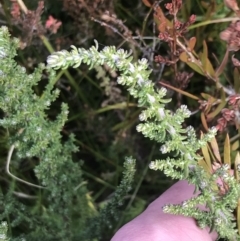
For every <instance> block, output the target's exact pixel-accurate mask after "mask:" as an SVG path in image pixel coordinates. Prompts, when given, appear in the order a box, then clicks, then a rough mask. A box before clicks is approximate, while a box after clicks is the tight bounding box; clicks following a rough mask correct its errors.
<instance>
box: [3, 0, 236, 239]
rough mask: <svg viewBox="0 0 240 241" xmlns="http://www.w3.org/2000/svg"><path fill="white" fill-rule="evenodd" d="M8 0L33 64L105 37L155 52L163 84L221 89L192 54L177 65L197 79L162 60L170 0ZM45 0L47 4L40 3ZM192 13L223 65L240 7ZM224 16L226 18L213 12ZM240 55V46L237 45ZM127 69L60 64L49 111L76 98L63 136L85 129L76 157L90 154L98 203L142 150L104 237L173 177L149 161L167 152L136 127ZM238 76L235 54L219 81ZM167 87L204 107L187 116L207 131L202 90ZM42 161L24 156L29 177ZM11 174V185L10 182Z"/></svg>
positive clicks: (199, 34)
mask: <svg viewBox="0 0 240 241" xmlns="http://www.w3.org/2000/svg"><path fill="white" fill-rule="evenodd" d="M0 2H1V7H0V16H1V18H0V24H1V25H6V26H8V28H9V30H10V32H11V35H12V36H15V37H18V38H20V39H21V49H20V50H19V55H18V57H17V61H18V62H19V64H20V65H22V66H24V67H25V68H26V69H27V72H28V73H31V72H32V71H33V69H34V67H36V66H37V64H38V63H40V62H45V60H46V58H47V56H48V55H49V54H50V53H51V52H53V51H57V50H61V49H69V47H70V45H72V44H73V45H75V46H77V47H84V48H89V47H90V46H92V45H93V44H94V39H96V40H97V41H98V43H99V45H100V48H103V47H104V46H108V45H114V46H116V47H118V48H124V49H126V50H131V51H132V53H133V56H134V61H136V60H137V59H139V58H142V57H144V58H147V59H148V61H149V65H150V67H151V68H152V69H153V72H152V75H151V78H152V80H153V81H154V82H155V83H156V88H158V87H159V86H161V83H165V84H167V85H170V86H172V87H175V88H176V89H177V90H180V89H181V90H184V91H185V92H187V93H191V94H192V95H194V96H197V97H199V98H201V93H202V92H205V93H208V94H209V95H213V96H217V95H218V93H219V90H217V89H216V86H215V83H214V82H213V81H212V80H210V79H208V78H207V77H206V76H204V75H202V74H199V73H197V72H196V71H194V70H193V69H192V68H191V67H189V66H188V65H187V64H186V63H184V61H181V62H179V63H178V64H177V68H178V71H181V72H183V71H186V72H187V73H189V74H191V73H192V74H191V78H190V79H189V82H188V83H185V85H184V86H183V85H182V83H179V82H177V80H176V78H175V77H176V72H175V70H174V68H173V67H172V66H171V65H168V64H165V63H156V62H155V61H154V58H155V56H156V55H158V54H161V55H162V56H171V54H172V53H171V50H170V49H169V46H168V45H167V43H165V42H164V41H162V40H160V39H159V38H158V35H159V29H158V21H157V18H156V17H154V11H155V9H154V8H155V7H157V6H160V7H161V9H162V11H163V14H164V16H165V17H166V18H169V19H170V20H171V16H169V14H168V11H167V10H166V8H165V4H166V3H168V2H169V1H153V0H142V1H140V0H132V1H127V0H55V1H52V0H45V1H39V0H25V1H24V4H25V6H26V7H27V8H28V9H29V10H30V11H32V15H31V16H28V17H26V14H24V11H23V9H21V7H19V8H18V6H19V5H17V4H19V3H18V1H17V0H1V1H0ZM40 2H41V3H42V5H44V7H42V8H41V7H39V5H40ZM19 12H20V15H19ZM192 14H194V15H196V21H195V23H194V24H192V25H191V26H189V28H188V31H187V32H186V33H185V35H184V37H185V39H190V38H191V37H195V38H196V44H195V47H194V50H195V52H196V53H199V52H200V51H202V49H203V42H204V41H205V42H206V45H207V48H208V58H209V60H210V61H211V63H212V66H213V68H214V69H216V68H217V67H218V66H219V63H220V62H221V61H222V59H223V57H224V55H225V51H226V44H225V43H224V42H223V41H222V40H221V39H220V38H219V34H220V32H221V31H223V30H224V29H225V28H226V27H227V26H228V25H229V21H221V20H222V19H225V18H229V17H231V16H233V14H234V13H233V11H230V10H229V9H228V8H227V7H226V6H225V4H224V2H223V1H222V0H205V1H200V0H185V1H183V5H182V7H181V9H180V11H179V12H178V19H179V20H181V21H183V22H186V21H188V19H189V18H190V16H191V15H192ZM50 16H51V17H50ZM216 19H217V20H218V21H216V22H214V20H216ZM51 21H52V22H51ZM47 23H48V25H47ZM49 25H50V27H48V26H49ZM235 56H236V57H237V56H239V54H238V53H236V55H235ZM118 74H119V73H118V72H114V71H111V70H110V69H109V68H108V66H103V67H98V68H94V69H93V70H89V69H88V68H87V67H86V66H84V65H82V66H81V67H79V68H78V69H70V70H68V71H66V70H65V71H60V72H59V73H58V78H57V80H56V88H59V89H60V90H61V94H60V96H59V98H58V99H57V100H56V101H55V102H54V103H53V104H52V105H51V108H50V109H49V111H48V116H49V118H50V119H54V118H55V117H56V115H57V113H58V112H59V110H60V104H61V103H62V102H65V103H67V104H68V105H69V110H70V114H69V120H68V122H67V124H66V125H65V127H64V129H63V131H62V134H63V138H65V137H66V136H68V135H69V134H70V133H74V134H75V135H76V145H77V146H78V147H79V152H78V153H75V154H74V159H75V161H76V162H78V161H79V160H83V161H84V164H83V166H82V168H83V175H84V177H85V180H86V181H87V187H88V189H89V190H90V192H91V193H90V195H91V197H92V199H93V201H94V203H95V204H96V206H97V207H100V208H101V207H102V206H104V204H105V203H106V202H107V201H108V199H109V198H111V196H112V194H113V192H114V190H115V188H116V186H117V185H118V184H119V181H120V178H121V176H122V170H123V161H124V157H125V156H133V157H134V158H136V160H137V172H136V174H135V183H134V187H133V190H132V191H131V192H130V194H129V195H128V196H126V197H125V203H124V205H123V206H122V207H121V210H122V212H121V216H120V217H119V221H118V224H117V225H116V226H115V227H112V229H111V231H108V233H107V234H106V237H107V239H105V240H109V238H110V237H111V236H112V235H113V233H114V232H115V231H116V230H117V229H118V228H119V227H120V226H122V225H123V224H124V223H126V222H127V221H129V220H131V219H132V218H134V217H135V216H136V215H138V214H139V213H140V212H142V211H143V210H144V208H145V207H146V206H147V205H148V204H149V203H150V202H151V201H153V200H154V199H155V198H156V197H158V196H159V195H160V194H161V193H162V192H164V191H165V190H166V189H167V188H168V187H169V186H170V185H172V184H173V182H174V181H173V180H171V179H168V178H167V177H165V176H164V175H163V174H162V173H160V172H155V171H152V170H149V169H148V165H149V162H150V161H151V160H153V159H156V158H157V159H160V158H161V155H162V154H161V153H160V151H159V146H156V145H155V143H153V142H151V141H150V140H147V139H144V138H143V136H142V135H141V134H139V133H138V132H137V131H136V128H135V127H136V125H137V123H138V122H139V120H138V115H139V113H140V108H138V107H137V103H136V100H134V99H132V98H131V97H130V96H129V95H128V93H127V91H126V90H124V89H123V88H122V87H120V86H118V85H117V83H116V79H117V77H118ZM226 76H228V77H227V78H226ZM232 79H233V64H232V63H231V62H230V61H229V63H227V65H226V68H225V70H224V75H221V76H220V81H221V83H222V84H223V85H226V86H231V85H232V86H233V85H234V83H233V81H232ZM46 81H47V77H46V78H44V77H43V79H42V81H41V82H40V84H39V85H38V86H37V87H35V91H36V93H37V94H39V95H40V94H41V93H42V91H43V89H44V86H45V85H46ZM160 82H161V83H160ZM168 96H169V97H171V98H172V101H171V103H169V104H168V108H169V109H170V110H172V111H174V110H175V109H176V108H177V107H178V106H180V105H181V104H187V106H188V107H189V109H190V110H191V111H192V112H193V113H195V114H194V115H192V117H191V118H189V119H188V120H187V123H186V125H192V126H194V128H195V129H196V131H197V132H198V134H199V133H200V130H204V127H203V124H202V122H201V118H200V114H201V113H200V111H199V110H200V104H199V102H198V101H197V100H196V99H193V98H189V96H187V95H185V94H181V93H180V92H179V91H174V90H173V89H170V88H169V89H168ZM217 118H219V116H215V117H214V118H213V119H211V122H209V126H211V125H212V124H216V123H217ZM224 131H225V132H224ZM224 131H223V133H222V136H223V137H224V136H225V135H224V133H226V132H229V133H234V131H235V129H234V126H233V125H230V126H229V127H228V129H225V130H224ZM2 133H4V132H2ZM0 135H1V132H0ZM223 137H222V139H221V135H220V143H221V141H222V142H223ZM0 140H1V145H0V148H1V149H0V150H1V152H0V153H1V155H0V159H1V160H0V161H1V177H0V182H1V185H3V184H4V185H5V184H6V180H9V177H8V176H7V174H6V173H5V161H6V155H7V151H8V150H7V149H6V145H5V141H4V140H5V137H4V136H3V135H1V138H0ZM33 168H34V160H33V161H32V162H24V161H22V163H21V175H22V177H24V179H27V180H28V181H29V182H34V179H35V177H34V175H33V172H32V169H33ZM68 175H71V173H69V174H68ZM7 183H8V185H9V186H11V182H9V181H8V182H7ZM17 185H19V190H21V191H22V192H24V193H28V190H27V188H26V187H25V186H24V184H21V183H20V184H17ZM28 194H29V195H30V193H28ZM23 202H26V203H27V202H29V201H25V200H23Z"/></svg>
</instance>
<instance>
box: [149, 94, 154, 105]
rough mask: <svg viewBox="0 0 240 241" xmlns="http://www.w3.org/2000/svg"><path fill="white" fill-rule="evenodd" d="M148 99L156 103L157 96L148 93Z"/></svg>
mask: <svg viewBox="0 0 240 241" xmlns="http://www.w3.org/2000/svg"><path fill="white" fill-rule="evenodd" d="M147 97H148V100H149V102H150V103H154V102H155V98H154V97H153V96H152V95H149V94H147Z"/></svg>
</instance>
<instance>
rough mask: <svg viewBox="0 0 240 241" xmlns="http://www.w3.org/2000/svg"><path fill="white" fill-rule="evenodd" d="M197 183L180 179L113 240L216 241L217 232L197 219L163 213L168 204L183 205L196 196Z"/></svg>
mask: <svg viewBox="0 0 240 241" xmlns="http://www.w3.org/2000/svg"><path fill="white" fill-rule="evenodd" d="M193 192H194V186H193V185H189V184H188V183H187V181H179V182H177V183H176V184H174V185H173V186H171V187H170V188H169V189H168V190H167V191H166V192H164V193H163V194H162V195H161V196H160V197H159V198H157V199H156V200H155V201H153V202H152V203H151V204H150V205H149V206H148V207H147V209H146V210H145V211H144V212H143V213H141V214H140V215H139V216H137V217H136V218H135V219H133V220H132V221H130V222H129V223H127V224H125V225H124V226H123V227H122V228H121V229H120V230H118V231H117V233H116V234H115V235H114V237H113V238H112V239H111V241H213V240H216V239H217V234H216V233H214V232H213V233H209V229H200V228H199V227H198V226H197V224H196V221H195V220H194V219H193V218H189V217H184V216H180V215H172V214H166V213H163V211H162V207H163V206H164V205H165V204H170V203H171V204H180V203H182V202H183V201H184V200H187V199H189V198H191V197H193V196H194V195H193Z"/></svg>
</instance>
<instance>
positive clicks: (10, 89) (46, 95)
mask: <svg viewBox="0 0 240 241" xmlns="http://www.w3.org/2000/svg"><path fill="white" fill-rule="evenodd" d="M18 46H19V40H18V39H11V38H10V35H9V32H8V29H7V27H1V29H0V58H1V60H0V62H1V64H0V82H1V84H0V85H1V87H0V108H1V110H2V113H1V115H2V116H1V117H2V118H1V120H0V126H1V127H2V132H3V133H4V134H3V133H2V134H3V136H4V138H5V140H2V142H3V143H5V144H6V146H7V147H8V149H9V153H8V158H7V162H6V172H7V173H8V174H9V176H10V177H11V178H10V179H11V180H13V182H11V184H10V188H8V189H7V190H5V189H4V188H3V187H2V188H1V192H0V208H1V211H0V220H1V221H2V223H1V226H0V240H8V237H9V239H10V240H22V241H23V240H31V241H33V240H46V241H47V240H49V241H50V240H94V238H100V237H101V230H103V229H104V226H109V225H110V223H111V219H114V218H116V217H117V214H118V213H117V211H116V208H117V207H118V206H119V203H121V202H122V199H123V198H124V196H125V195H126V193H127V192H128V191H129V190H130V189H131V183H132V180H133V176H134V172H135V160H134V159H132V158H131V157H128V158H126V161H125V163H124V172H123V179H122V182H121V183H120V185H119V186H118V188H117V190H116V192H115V194H114V196H113V198H112V199H111V201H109V202H108V204H107V205H106V206H105V207H104V208H102V209H101V210H100V212H99V213H98V212H97V210H96V209H95V207H94V205H93V201H92V199H91V197H90V195H89V192H88V190H87V187H86V181H84V180H83V178H82V171H81V165H80V164H79V162H74V161H73V158H72V154H73V153H74V152H76V151H77V147H76V146H75V144H74V136H73V135H70V136H69V139H68V141H65V142H63V141H62V135H61V130H62V128H63V125H64V123H65V122H66V120H67V115H68V106H67V105H66V104H62V110H61V113H60V114H59V115H58V116H57V118H56V120H54V121H51V120H50V119H49V118H48V116H47V114H46V110H47V109H48V108H49V106H50V105H51V102H53V101H54V100H55V99H56V98H57V97H58V95H59V91H58V90H54V84H55V80H56V75H55V74H56V73H55V71H53V70H50V69H49V68H48V69H47V68H46V67H45V65H44V64H40V65H39V66H38V68H36V69H35V71H34V72H33V73H32V74H27V73H26V69H25V68H24V67H22V66H19V65H18V64H17V62H16V61H15V60H14V57H16V55H17V52H16V50H17V48H18ZM43 74H44V75H45V76H48V79H49V81H48V84H47V85H46V87H45V90H44V91H43V93H42V94H41V96H38V95H36V94H35V93H34V90H33V87H34V86H35V85H37V83H38V82H39V81H40V80H42V78H43ZM13 152H15V153H13ZM31 158H33V159H34V160H35V161H36V162H37V163H38V165H37V166H36V167H35V169H34V171H35V175H36V177H37V179H36V180H35V181H36V182H37V183H38V184H33V183H29V182H27V181H25V180H23V179H21V178H19V177H17V176H16V175H14V174H13V171H14V170H16V168H19V163H20V160H23V159H26V160H31ZM16 182H21V183H23V184H24V185H26V186H27V188H29V189H32V190H31V193H32V195H31V196H30V195H26V194H25V193H23V192H19V191H18V189H16V186H17V185H16ZM36 197H38V198H39V199H36ZM19 198H20V199H21V198H27V200H34V199H36V200H41V202H40V203H37V204H35V205H32V206H31V204H30V205H26V204H25V203H23V202H21V201H20V200H19ZM76 213H78V215H79V217H77V220H78V221H77V222H76V220H75V217H74V219H73V216H74V215H75V214H76ZM73 220H74V222H73ZM106 220H108V221H106ZM7 222H8V224H7ZM20 224H21V226H22V225H23V226H24V227H25V228H24V230H20V231H19V232H17V233H20V234H19V235H18V236H16V235H12V234H13V232H12V230H13V229H18V227H19V225H20ZM7 229H8V233H7Z"/></svg>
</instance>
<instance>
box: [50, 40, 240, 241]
mask: <svg viewBox="0 0 240 241" xmlns="http://www.w3.org/2000/svg"><path fill="white" fill-rule="evenodd" d="M47 63H48V68H50V69H52V68H53V69H66V68H68V67H70V66H71V67H74V68H77V67H78V66H79V65H81V64H82V63H84V64H87V65H89V66H90V69H91V68H93V67H95V66H98V65H103V64H107V65H108V66H109V67H110V68H111V69H113V70H118V71H119V72H120V73H121V75H120V77H119V78H118V80H117V81H118V83H119V84H121V85H124V86H126V87H127V89H128V91H129V93H130V94H131V95H132V96H133V97H134V98H137V100H138V105H139V107H141V108H143V109H144V110H143V111H142V112H141V114H140V115H139V119H140V121H141V123H140V124H139V125H138V126H137V131H139V132H141V133H142V134H143V135H144V136H145V137H147V138H150V139H151V140H154V141H156V142H157V143H158V145H159V148H160V151H161V153H162V154H166V153H174V158H170V157H167V158H166V159H164V160H155V161H152V162H151V163H150V166H149V167H150V168H151V169H153V170H162V171H163V172H164V173H165V174H166V175H167V176H170V177H171V178H173V179H179V180H182V179H187V180H188V181H189V183H193V184H194V185H195V187H196V192H197V191H201V193H200V194H199V195H198V196H197V197H194V198H192V199H190V200H187V201H184V203H182V205H171V204H170V205H168V204H166V206H164V208H163V210H164V212H168V213H172V214H181V215H185V216H190V217H194V218H195V219H196V220H197V222H198V225H199V226H200V227H201V228H204V227H206V226H210V227H211V230H213V229H214V230H216V231H217V232H218V234H219V235H220V237H224V238H228V239H229V240H237V239H238V238H240V236H239V234H238V231H237V229H236V222H235V221H234V220H235V217H234V214H233V212H234V210H235V209H236V207H237V205H238V199H239V197H240V189H239V184H238V181H237V180H236V179H235V178H234V176H233V175H231V173H230V165H229V164H223V165H220V166H219V167H218V168H216V170H215V171H214V173H212V174H210V173H209V172H207V171H206V170H205V169H204V168H203V167H202V166H201V165H199V162H200V161H201V160H202V159H203V157H202V156H200V155H199V154H197V152H198V150H200V149H202V148H204V147H205V146H206V145H207V142H209V141H211V140H212V139H213V138H214V136H215V135H216V133H217V129H216V128H214V127H212V128H211V129H209V131H208V133H206V134H205V135H202V137H201V138H200V139H198V138H197V136H196V133H195V131H194V129H193V128H192V127H191V126H189V127H187V128H183V127H182V124H183V122H184V120H185V119H186V118H188V117H189V116H190V115H191V112H190V111H189V110H188V109H187V106H185V105H182V106H180V108H178V109H177V111H176V112H175V113H172V112H171V111H169V110H167V109H166V108H165V105H166V103H168V102H170V101H171V100H170V99H166V98H164V96H165V95H166V92H167V90H166V89H165V88H160V89H158V88H156V87H155V85H154V83H153V82H152V81H151V80H150V79H149V76H150V73H151V70H149V69H148V63H147V60H146V59H141V60H138V62H136V63H132V57H131V53H128V52H126V51H124V50H123V49H118V50H117V49H116V48H115V47H114V46H111V47H105V48H103V49H102V50H101V51H99V50H98V43H97V42H96V46H92V47H91V48H90V49H88V50H86V49H83V48H76V47H75V46H72V50H71V51H70V52H68V51H66V50H62V51H59V52H56V53H53V54H52V55H50V56H49V57H48V59H47ZM219 181H220V182H222V184H220V186H222V188H218V187H219V185H218V184H217V183H219ZM223 187H224V188H223ZM220 189H221V191H220ZM199 204H201V205H205V206H206V207H207V208H208V209H209V210H208V211H203V210H200V209H199V208H197V205H199Z"/></svg>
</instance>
